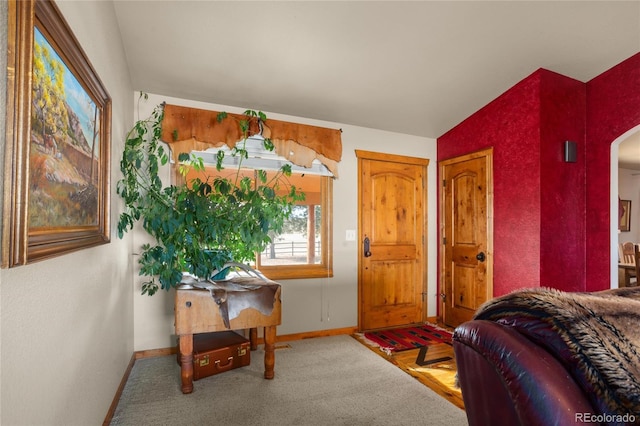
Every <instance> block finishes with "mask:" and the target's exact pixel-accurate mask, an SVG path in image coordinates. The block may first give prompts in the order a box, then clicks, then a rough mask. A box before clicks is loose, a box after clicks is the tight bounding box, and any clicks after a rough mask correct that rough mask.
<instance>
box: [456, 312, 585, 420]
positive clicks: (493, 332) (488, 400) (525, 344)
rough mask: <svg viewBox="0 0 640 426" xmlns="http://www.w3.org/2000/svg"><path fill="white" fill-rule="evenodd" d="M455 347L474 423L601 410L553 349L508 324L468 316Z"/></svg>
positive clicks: (565, 416)
mask: <svg viewBox="0 0 640 426" xmlns="http://www.w3.org/2000/svg"><path fill="white" fill-rule="evenodd" d="M453 349H454V354H455V359H456V364H457V369H458V382H459V384H460V387H461V390H462V398H463V400H464V405H465V410H466V412H467V418H468V420H469V425H470V426H475V425H478V426H485V425H489V424H491V425H498V424H505V425H506V424H509V425H522V426H525V425H526V426H538V425H539V426H549V425H559V426H560V425H568V424H581V423H583V421H582V420H583V418H584V417H585V416H584V414H586V415H587V416H588V415H589V414H593V413H595V412H596V411H595V410H594V409H593V408H592V406H591V404H590V403H589V400H588V399H587V397H586V396H585V395H584V393H583V392H582V390H581V389H580V388H579V387H578V385H577V384H576V383H575V382H574V380H573V379H572V377H571V376H570V375H569V373H568V372H567V371H566V370H565V368H564V367H563V366H562V364H560V363H559V362H558V361H557V360H556V359H555V358H554V357H553V355H551V354H550V353H548V352H547V351H545V350H544V349H543V348H541V347H540V346H538V345H536V344H535V343H533V342H532V341H530V340H529V339H527V338H526V337H524V336H522V335H521V334H520V333H518V332H517V331H516V330H514V329H513V328H511V327H509V326H505V325H502V324H497V323H495V322H491V321H483V320H474V321H469V322H466V323H464V324H462V325H460V326H459V327H457V328H456V330H455V332H454V335H453ZM584 423H586V422H584Z"/></svg>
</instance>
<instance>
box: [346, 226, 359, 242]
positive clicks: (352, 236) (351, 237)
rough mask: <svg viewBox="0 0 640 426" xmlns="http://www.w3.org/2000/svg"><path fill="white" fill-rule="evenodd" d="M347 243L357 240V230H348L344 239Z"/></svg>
mask: <svg viewBox="0 0 640 426" xmlns="http://www.w3.org/2000/svg"><path fill="white" fill-rule="evenodd" d="M344 239H345V241H355V240H356V230H355V229H347V232H346V235H345V237H344Z"/></svg>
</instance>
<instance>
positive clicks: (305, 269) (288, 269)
mask: <svg viewBox="0 0 640 426" xmlns="http://www.w3.org/2000/svg"><path fill="white" fill-rule="evenodd" d="M319 178H320V199H321V209H322V215H321V219H320V221H321V223H320V238H321V241H322V245H321V250H320V256H321V259H322V260H321V262H320V263H316V264H305V265H300V264H297V265H273V266H271V265H262V264H261V263H260V253H256V258H255V259H254V265H255V267H256V269H258V270H259V271H260V272H261V273H262V274H264V276H266V277H267V278H269V279H272V280H283V279H284V280H288V279H305V278H325V277H326V278H330V277H333V178H332V177H330V176H319ZM303 192H304V191H303Z"/></svg>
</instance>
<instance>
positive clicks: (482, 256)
mask: <svg viewBox="0 0 640 426" xmlns="http://www.w3.org/2000/svg"><path fill="white" fill-rule="evenodd" d="M476 259H478V261H480V262H484V260H485V259H486V256H485V255H484V252H480V253H478V254H477V255H476Z"/></svg>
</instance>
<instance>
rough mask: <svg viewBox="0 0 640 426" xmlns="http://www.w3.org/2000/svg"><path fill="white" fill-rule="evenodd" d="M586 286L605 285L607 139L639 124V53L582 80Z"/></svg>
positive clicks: (607, 281)
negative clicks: (584, 103)
mask: <svg viewBox="0 0 640 426" xmlns="http://www.w3.org/2000/svg"><path fill="white" fill-rule="evenodd" d="M586 86H587V113H586V115H587V150H586V153H587V155H586V157H587V159H586V160H587V185H586V212H587V222H586V223H587V231H586V233H587V242H586V246H587V253H586V258H587V283H586V288H587V291H596V290H603V289H606V288H609V284H610V281H611V279H610V274H609V271H610V265H611V258H610V256H609V253H610V244H611V236H610V223H611V217H610V192H611V191H610V181H609V176H610V173H611V143H612V142H613V141H614V140H616V139H617V138H618V137H620V136H621V135H622V134H624V133H625V132H627V131H629V130H630V129H633V128H634V127H636V126H638V125H640V53H638V54H636V55H634V56H632V57H630V58H629V59H627V60H625V61H623V62H622V63H620V64H618V65H616V66H615V67H613V68H611V69H610V70H608V71H606V72H604V73H602V74H600V75H599V76H597V77H596V78H594V79H593V80H591V81H589V82H588V83H587V85H586Z"/></svg>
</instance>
